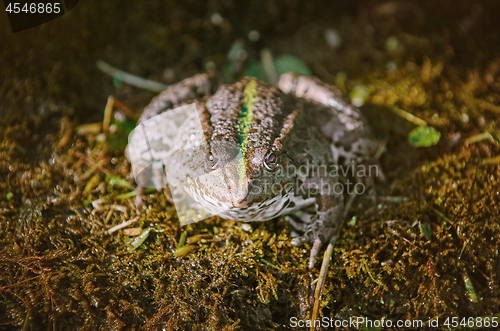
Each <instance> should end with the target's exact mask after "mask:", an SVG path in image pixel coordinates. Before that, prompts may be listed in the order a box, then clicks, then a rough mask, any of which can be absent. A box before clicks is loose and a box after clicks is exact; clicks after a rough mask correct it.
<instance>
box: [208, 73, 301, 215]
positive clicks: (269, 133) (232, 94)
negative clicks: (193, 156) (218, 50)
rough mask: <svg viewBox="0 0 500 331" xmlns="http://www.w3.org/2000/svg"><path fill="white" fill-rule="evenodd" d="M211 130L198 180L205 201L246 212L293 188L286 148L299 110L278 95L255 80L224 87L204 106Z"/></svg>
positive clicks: (278, 93)
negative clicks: (208, 116) (200, 182)
mask: <svg viewBox="0 0 500 331" xmlns="http://www.w3.org/2000/svg"><path fill="white" fill-rule="evenodd" d="M206 109H207V111H208V112H209V113H210V117H211V123H212V125H211V127H212V132H211V136H210V143H209V148H208V151H207V154H206V157H205V161H204V167H205V169H206V171H207V173H209V174H211V176H206V177H205V178H204V179H202V181H204V182H205V183H204V184H203V185H205V186H206V187H207V188H208V189H205V190H204V192H205V194H206V195H207V197H206V199H209V200H213V201H219V202H223V203H224V204H225V205H226V206H228V207H229V208H237V209H244V208H247V207H250V206H252V205H254V204H261V203H266V202H267V201H269V200H271V199H274V198H276V197H279V196H283V195H284V194H285V193H286V192H289V191H291V190H292V188H293V180H294V178H295V177H294V176H293V175H292V174H290V173H289V172H287V168H288V167H290V166H293V159H292V158H291V157H290V153H289V152H290V151H287V150H285V147H286V142H287V140H288V139H289V135H291V134H295V133H294V132H293V126H294V121H295V119H296V117H297V114H298V112H299V109H298V107H297V105H296V104H295V103H293V102H292V101H291V100H290V99H289V98H285V97H283V94H282V92H280V91H278V90H276V89H275V88H273V87H270V86H268V85H267V84H265V83H262V82H260V81H258V80H256V79H251V78H245V79H243V80H241V81H240V82H238V83H236V84H234V85H231V86H222V87H221V88H220V89H219V90H218V91H217V93H216V94H215V95H214V96H213V97H212V98H210V99H209V100H208V101H207V103H206Z"/></svg>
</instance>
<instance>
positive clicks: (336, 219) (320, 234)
mask: <svg viewBox="0 0 500 331" xmlns="http://www.w3.org/2000/svg"><path fill="white" fill-rule="evenodd" d="M342 210H343V205H342V204H337V205H335V206H332V207H330V208H328V209H327V210H324V211H319V212H318V213H317V215H316V217H315V218H314V220H313V222H312V223H310V224H308V225H307V228H308V229H307V231H306V232H305V233H304V234H303V235H302V236H300V237H297V238H294V239H292V241H291V245H293V246H301V245H303V244H304V243H312V244H313V247H312V248H311V253H310V256H309V263H308V266H309V269H312V268H314V262H315V260H316V256H318V254H319V251H320V249H321V248H322V247H323V246H324V244H327V243H330V242H333V243H335V241H336V240H337V238H338V236H339V233H340V229H341V225H342V220H343V217H342Z"/></svg>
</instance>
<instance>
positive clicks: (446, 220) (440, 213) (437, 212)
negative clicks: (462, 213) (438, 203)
mask: <svg viewBox="0 0 500 331" xmlns="http://www.w3.org/2000/svg"><path fill="white" fill-rule="evenodd" d="M431 209H432V211H434V212H435V213H436V214H438V215H439V216H441V217H442V218H443V219H444V220H445V222H447V223H450V224H451V225H455V223H453V222H452V221H451V220H450V219H449V218H448V217H446V216H445V215H444V214H443V213H442V212H440V211H439V210H437V209H436V208H431Z"/></svg>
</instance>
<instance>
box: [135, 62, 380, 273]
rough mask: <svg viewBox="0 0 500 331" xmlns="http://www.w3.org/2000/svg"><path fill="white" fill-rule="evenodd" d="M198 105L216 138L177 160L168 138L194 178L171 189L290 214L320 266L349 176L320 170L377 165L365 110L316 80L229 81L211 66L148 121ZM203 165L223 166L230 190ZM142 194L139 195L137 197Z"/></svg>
mask: <svg viewBox="0 0 500 331" xmlns="http://www.w3.org/2000/svg"><path fill="white" fill-rule="evenodd" d="M190 104H194V105H195V106H196V109H197V112H198V117H199V119H200V123H201V127H202V130H203V135H204V137H205V139H206V141H207V144H206V145H204V146H203V147H200V148H197V149H190V152H189V153H187V154H186V153H177V157H175V156H174V154H175V153H173V154H172V150H173V149H175V148H174V147H172V146H173V144H174V142H172V141H164V140H165V139H163V141H162V142H161V143H162V144H165V145H169V146H165V150H168V151H170V152H169V153H170V154H169V155H170V156H171V158H170V159H171V163H170V164H171V165H172V164H173V167H175V168H176V169H181V171H180V172H181V174H180V177H184V178H190V179H191V180H189V181H188V185H187V186H184V187H183V191H184V192H171V191H172V190H169V189H168V186H167V188H166V191H168V194H167V196H168V197H170V200H172V195H175V194H188V195H189V196H191V197H192V198H194V199H195V200H196V201H198V202H200V203H201V207H202V208H205V209H208V210H210V211H211V212H212V213H214V214H217V215H218V216H220V217H223V218H228V219H232V220H236V221H267V220H271V219H275V218H277V217H280V216H282V215H285V216H286V219H287V220H288V221H289V222H290V224H291V225H292V227H293V228H294V229H295V230H296V231H297V232H298V233H299V235H298V236H296V237H295V238H293V239H292V240H291V242H290V243H291V245H293V246H301V245H303V244H305V243H309V244H312V248H311V252H310V256H309V262H308V267H309V269H312V268H314V264H315V260H316V257H317V255H318V253H319V252H320V250H321V248H322V247H323V246H324V245H325V244H327V243H335V241H336V240H337V239H338V238H339V235H340V230H341V228H342V224H343V220H344V192H343V191H342V190H341V189H340V190H339V189H338V188H341V185H339V184H340V182H339V176H337V175H331V173H330V172H329V171H319V170H320V169H331V168H332V167H334V166H349V165H351V166H353V165H361V164H374V163H375V162H374V160H373V157H374V153H375V151H376V148H377V146H378V142H377V141H376V140H375V139H374V138H373V134H372V132H371V130H370V128H369V126H368V124H367V121H366V119H365V118H364V116H363V115H362V113H361V111H360V110H359V109H358V108H357V107H355V106H354V105H352V104H351V102H350V101H349V99H348V98H347V97H346V96H345V95H344V94H343V93H342V92H341V91H340V90H338V89H337V88H336V87H335V86H332V85H329V84H327V83H324V82H322V81H321V80H320V79H318V78H316V77H313V76H305V75H299V74H296V73H285V74H282V75H281V76H280V77H279V81H278V84H277V86H272V85H270V84H268V83H265V82H263V81H261V80H259V79H257V78H253V77H244V78H242V79H240V80H239V81H237V82H235V83H233V84H221V82H220V78H219V76H218V75H217V73H215V72H208V73H202V74H197V75H194V76H192V77H189V78H186V79H184V80H182V81H180V82H178V83H176V84H173V85H170V86H169V87H168V88H167V89H166V90H164V91H163V92H161V93H160V94H159V95H158V96H157V97H155V98H154V99H153V100H152V101H151V102H150V104H149V105H148V106H146V107H145V109H144V111H143V113H142V115H141V117H140V119H139V124H140V123H144V122H145V121H148V120H150V119H152V118H154V117H156V116H158V115H160V114H163V113H165V112H168V111H172V109H174V108H177V107H181V106H185V105H190ZM159 129H160V130H161V129H162V128H159ZM153 139H154V138H153ZM151 143H155V142H154V141H153V142H151ZM156 143H159V142H158V141H157V142H156ZM181 145H182V144H181ZM182 149H183V146H177V151H178V152H180V151H181V150H182ZM159 159H161V157H157V160H156V161H157V162H160V160H159ZM172 160H173V161H172ZM160 168H161V167H160ZM184 169H187V170H184ZM199 169H201V172H202V173H211V172H215V171H219V172H220V171H222V174H223V176H224V181H225V183H224V184H225V185H226V187H227V189H221V187H220V183H218V182H216V181H215V179H214V178H215V177H210V176H205V177H203V176H201V177H200V176H198V177H197V174H196V172H197V171H198V170H199ZM164 170H165V169H163V171H164ZM198 175H199V171H198ZM169 176H170V175H169ZM202 177H203V178H202ZM193 178H195V179H193ZM170 179H172V180H174V179H175V178H171V177H169V178H167V179H166V180H167V181H170ZM358 181H359V178H358ZM161 185H162V183H160V184H158V185H157V186H161ZM169 187H170V188H171V189H172V188H173V191H175V190H176V189H175V185H174V186H172V185H171V186H169ZM164 189H165V188H164ZM141 199H142V194H139V195H138V200H137V203H141Z"/></svg>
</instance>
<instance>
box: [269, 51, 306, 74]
mask: <svg viewBox="0 0 500 331" xmlns="http://www.w3.org/2000/svg"><path fill="white" fill-rule="evenodd" d="M273 62H274V67H275V68H276V73H277V74H278V75H281V74H284V73H286V72H290V71H293V72H296V73H298V74H300V75H312V73H311V70H309V68H308V67H307V65H306V64H305V62H304V61H302V59H300V58H298V57H296V56H294V55H291V54H283V55H280V56H278V57H277V58H276V59H275V60H274V61H273Z"/></svg>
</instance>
